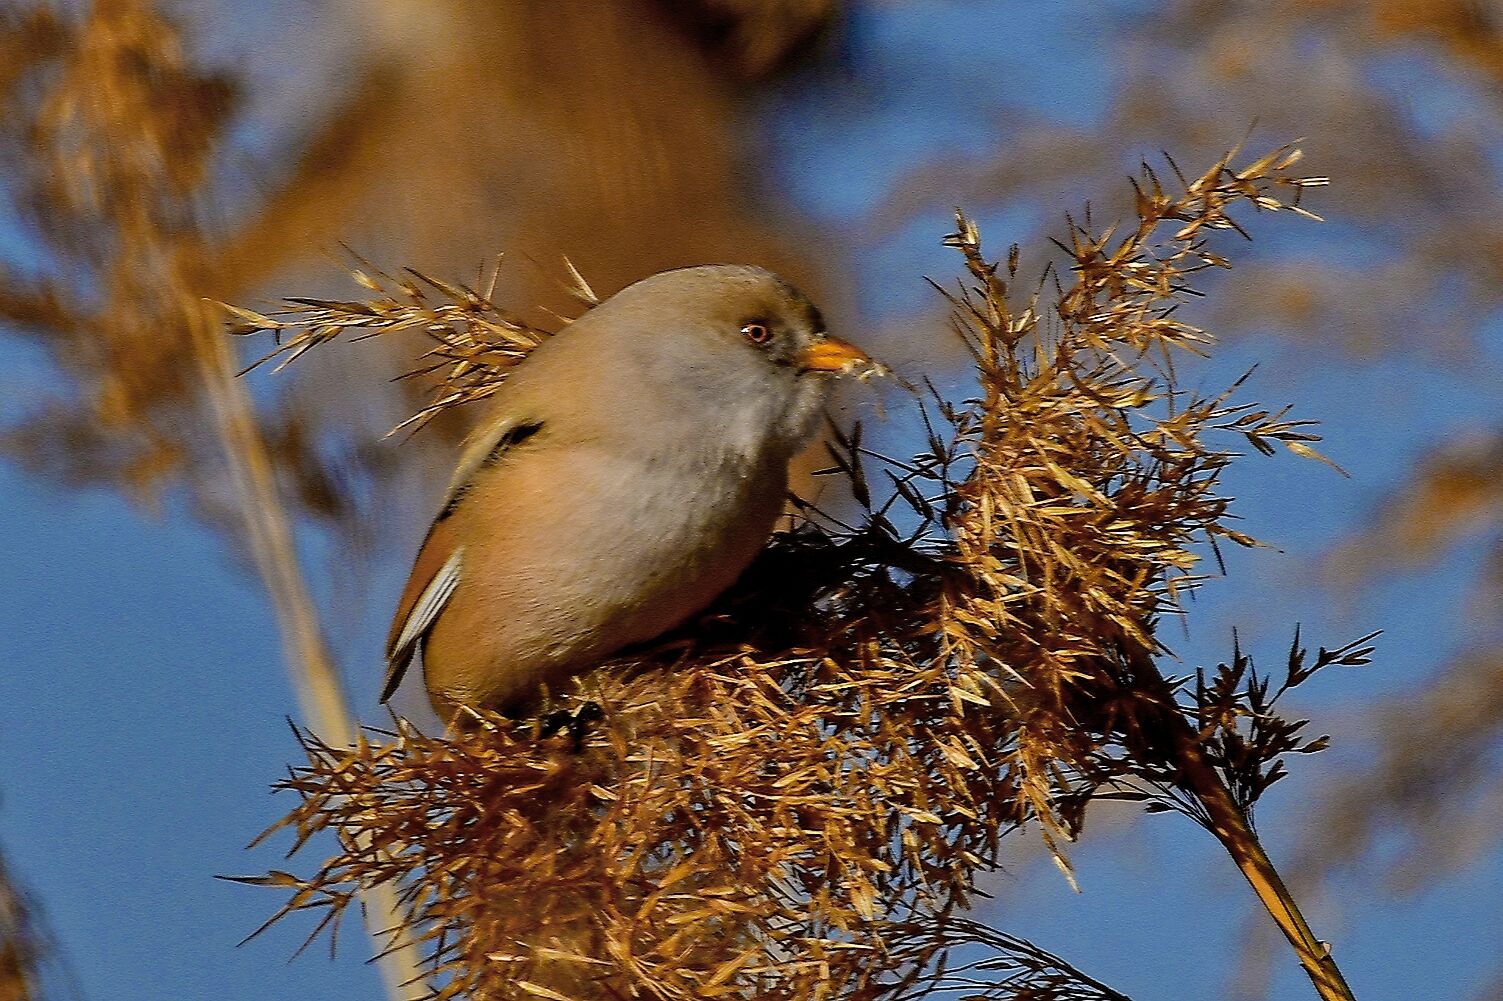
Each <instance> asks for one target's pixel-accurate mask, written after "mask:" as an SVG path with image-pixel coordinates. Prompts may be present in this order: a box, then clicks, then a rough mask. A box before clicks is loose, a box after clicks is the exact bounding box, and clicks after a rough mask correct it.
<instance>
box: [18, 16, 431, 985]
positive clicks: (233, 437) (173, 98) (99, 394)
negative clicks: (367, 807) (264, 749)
mask: <svg viewBox="0 0 1503 1001" xmlns="http://www.w3.org/2000/svg"><path fill="white" fill-rule="evenodd" d="M0 28H3V29H5V30H3V31H0V37H4V38H7V39H11V40H13V41H20V40H26V39H29V40H31V41H32V42H33V43H34V44H35V45H36V47H37V52H36V53H32V52H25V53H22V54H21V55H22V58H21V59H20V61H19V63H18V65H17V68H16V69H15V70H14V71H13V75H12V76H11V77H10V78H8V79H0V83H6V84H9V85H10V86H9V87H8V88H7V89H6V90H5V91H4V92H3V96H4V97H5V98H6V100H7V103H8V105H9V108H8V110H13V111H15V112H17V114H16V118H17V120H18V121H20V122H24V123H25V125H24V126H13V128H14V129H15V131H17V132H19V133H20V134H21V137H22V139H23V140H24V142H25V144H26V146H25V149H24V150H23V151H22V152H23V154H24V162H25V163H26V165H27V170H26V171H25V172H18V173H19V174H20V176H18V177H16V178H12V179H11V180H12V184H13V185H15V186H16V187H18V188H20V189H21V192H16V193H13V194H20V193H23V192H24V194H25V195H26V196H27V197H28V198H30V199H31V200H32V201H33V202H34V203H35V204H34V205H32V208H33V211H34V212H35V213H36V215H37V216H38V217H39V218H40V219H41V220H43V222H42V226H41V229H42V233H43V235H44V236H45V237H46V239H47V241H48V243H49V244H50V245H51V249H54V250H56V251H57V256H58V257H59V258H61V259H62V260H63V261H64V262H65V263H66V265H67V266H68V267H67V268H66V269H65V270H64V274H65V275H66V277H67V278H69V279H70V280H71V282H72V284H73V285H74V286H76V289H75V294H73V295H64V294H63V293H61V292H59V291H57V290H56V289H53V288H52V287H50V286H46V285H42V286H38V287H36V288H27V287H26V286H25V285H24V284H22V285H21V286H20V290H19V291H15V290H13V291H11V292H10V293H8V294H6V295H0V316H4V317H6V318H9V319H11V320H19V321H22V322H26V323H30V324H35V325H38V326H41V327H44V328H46V329H47V330H48V331H49V334H48V335H47V336H48V337H49V338H50V339H52V340H54V342H55V343H54V349H55V352H56V354H57V355H58V357H59V358H60V360H61V361H62V363H63V365H64V366H65V368H67V369H68V370H70V372H71V373H72V374H74V375H76V376H77V380H78V382H79V384H80V385H82V386H83V387H85V393H84V395H85V397H86V401H85V405H84V406H83V407H73V406H70V407H69V408H68V409H69V410H70V411H77V412H75V413H70V414H69V415H68V417H67V423H64V424H62V425H61V426H60V427H59V426H55V425H49V426H47V427H46V432H47V433H48V434H49V435H54V436H59V437H76V438H77V439H78V440H81V441H85V442H94V441H100V440H104V441H111V442H119V443H121V444H120V445H119V446H118V447H120V448H121V450H122V451H123V452H125V453H127V454H128V455H129V458H127V459H125V460H124V471H123V478H124V479H125V480H126V481H127V483H129V484H131V485H134V486H137V487H138V488H141V489H143V490H144V489H146V488H147V487H150V486H152V485H155V484H157V483H158V482H159V481H160V479H161V478H162V475H163V473H164V472H165V471H167V470H168V469H171V468H173V467H174V466H175V465H176V464H177V463H178V462H179V461H181V459H182V458H183V455H182V452H183V447H182V440H183V438H184V437H185V436H184V435H183V434H182V430H181V428H182V425H183V424H184V422H185V418H184V413H183V406H184V401H185V400H186V401H188V402H189V403H191V407H192V410H194V411H197V410H198V408H202V411H203V412H206V413H207V415H208V416H209V417H210V418H211V421H210V422H208V423H209V424H210V426H211V427H212V429H213V437H212V439H211V440H212V442H213V444H215V445H217V446H218V449H219V452H220V457H221V461H222V463H223V465H224V466H225V467H226V471H227V472H228V476H229V479H230V482H231V484H232V486H233V489H234V495H235V499H236V501H237V502H238V508H239V510H238V511H237V512H236V513H237V514H238V516H239V526H238V527H239V528H240V529H241V531H242V532H243V533H244V537H245V540H246V542H247V543H248V548H249V549H250V553H251V556H252V558H253V560H254V562H255V566H256V569H257V571H258V573H259V574H260V576H261V579H262V582H263V584H264V585H265V588H266V591H267V594H268V595H269V597H270V598H271V600H272V603H273V607H274V610H275V613H276V618H277V623H278V626H279V627H280V631H281V635H282V640H283V647H284V651H285V653H286V660H287V666H288V670H289V672H290V674H291V676H292V681H293V685H294V688H295V689H296V690H297V693H298V696H299V701H300V703H301V706H302V708H303V711H304V714H305V716H306V718H307V719H308V720H309V721H310V723H311V725H314V726H316V727H317V728H318V730H319V732H321V733H323V734H325V735H327V736H328V737H329V739H331V740H340V741H344V742H349V741H353V739H354V731H355V725H354V722H353V720H352V719H351V717H350V714H349V711H348V708H347V705H346V701H345V697H344V690H343V685H342V683H341V681H340V678H339V673H338V670H337V668H336V666H335V664H334V661H333V658H332V656H331V655H330V654H329V651H328V648H327V646H326V644H325V642H324V639H323V635H322V632H321V630H320V627H319V622H318V614H317V609H316V606H315V605H314V603H313V600H312V597H311V596H310V594H309V591H308V587H307V583H306V580H305V578H304V577H303V574H302V568H301V565H300V563H299V559H298V555H297V551H296V547H295V544H294V539H293V529H292V524H291V518H290V516H289V514H288V512H287V509H286V507H285V506H284V505H283V503H282V500H281V497H280V495H279V491H278V490H277V484H276V481H275V473H274V468H273V460H272V456H271V453H270V449H269V447H268V444H267V441H266V439H265V437H264V436H263V435H262V433H261V429H260V426H259V425H258V423H257V419H256V414H255V409H254V406H253V404H252V403H251V400H250V397H249V394H248V392H247V390H246V388H245V387H244V386H243V385H242V384H240V383H238V382H237V381H236V380H235V368H236V365H235V363H234V360H233V353H232V351H231V349H230V345H229V343H228V342H227V341H226V340H225V338H224V337H223V336H222V335H221V333H220V330H219V317H218V313H217V311H216V310H215V309H214V308H213V307H212V306H211V305H210V304H208V303H205V302H204V301H203V299H202V298H201V295H202V291H203V288H204V286H205V285H206V284H207V283H208V282H209V280H210V276H209V274H208V273H207V269H206V267H205V264H204V260H205V258H206V256H207V255H206V253H205V245H206V239H205V236H204V233H203V228H202V226H201V225H200V214H201V211H202V205H201V195H202V191H203V188H204V186H205V184H206V182H207V180H208V175H209V172H210V168H211V163H212V155H213V152H214V149H215V146H216V143H217V140H218V137H219V132H220V130H221V129H222V128H223V127H224V125H225V123H226V121H227V118H228V106H229V104H230V103H231V98H232V96H233V87H232V85H231V83H230V81H229V80H228V79H226V78H224V77H220V76H212V75H205V74H202V73H201V72H199V71H198V70H197V68H196V67H195V66H194V65H193V64H192V61H191V60H190V59H189V57H188V54H187V52H186V50H185V48H184V46H183V44H182V40H181V37H180V35H179V33H178V32H177V30H176V29H175V28H174V26H173V25H172V24H171V23H170V22H169V21H168V19H166V18H164V17H162V16H161V15H160V14H159V12H158V11H157V10H156V7H155V6H154V4H152V3H151V2H150V0H94V2H93V3H92V4H89V5H87V7H86V9H84V10H83V11H81V12H80V13H78V14H77V15H76V16H72V17H68V16H64V15H60V14H52V13H51V12H50V11H49V10H48V9H46V8H38V9H37V10H35V11H32V12H30V13H29V14H26V15H17V16H15V18H14V19H13V20H12V19H10V18H9V17H7V18H6V19H5V20H3V21H0ZM38 53H39V54H40V55H38ZM0 277H3V276H0ZM7 284H10V283H8V282H7ZM84 290H88V292H89V293H92V294H91V295H87V296H86V295H85V293H84ZM85 298H92V299H94V300H97V302H98V303H99V305H98V307H97V308H96V309H85V308H84V307H83V306H82V305H80V300H84V299H85ZM74 422H77V424H79V425H80V426H81V428H82V430H81V431H79V432H78V433H77V434H76V435H75V434H74V429H73V427H72V425H73V423H74ZM33 423H35V422H33ZM188 423H190V424H191V423H192V422H188ZM33 430H34V428H33ZM365 899H366V901H367V903H368V904H369V905H370V906H371V909H372V911H373V921H374V923H376V924H377V926H378V927H386V926H390V925H391V924H393V923H395V922H396V921H397V920H398V918H397V910H396V907H395V898H394V894H393V892H392V890H391V888H390V887H371V888H369V889H368V890H367V891H366V892H365ZM383 911H384V914H383V913H382V912H383ZM383 972H384V973H385V974H386V979H387V982H388V986H389V988H390V990H391V993H392V996H393V997H396V998H403V997H407V996H410V995H411V993H412V992H413V990H414V988H409V987H407V986H406V984H407V983H408V982H411V981H415V980H417V979H420V975H421V974H420V969H419V966H418V963H417V957H416V956H415V955H414V954H412V953H410V952H406V951H401V950H398V951H396V952H395V953H393V954H392V955H390V956H389V957H388V958H387V959H386V961H385V962H384V963H383ZM415 989H416V990H421V988H420V987H419V988H415Z"/></svg>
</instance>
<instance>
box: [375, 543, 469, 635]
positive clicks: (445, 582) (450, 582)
mask: <svg viewBox="0 0 1503 1001" xmlns="http://www.w3.org/2000/svg"><path fill="white" fill-rule="evenodd" d="M463 555H464V547H463V546H461V547H460V548H458V549H456V550H454V555H453V556H450V557H449V562H447V563H445V564H444V565H443V568H442V569H440V570H439V571H438V573H436V574H434V575H433V579H432V580H430V581H429V582H428V586H427V587H425V588H423V593H422V595H420V596H419V597H418V600H417V603H416V604H414V605H413V606H412V614H411V615H409V616H407V621H406V622H405V623H403V624H402V633H401V635H399V636H398V637H397V641H396V643H394V644H392V650H394V651H397V652H398V654H399V655H400V653H401V652H402V651H405V650H407V649H408V648H410V647H411V646H412V644H413V643H416V642H417V639H418V637H419V636H422V635H423V634H424V633H425V632H427V631H428V627H429V626H431V625H433V620H434V619H436V618H438V613H439V612H441V611H442V610H443V607H444V604H445V603H446V602H447V601H448V600H449V596H450V595H451V594H453V593H454V588H455V587H457V586H458V585H459V567H460V557H462V556H463Z"/></svg>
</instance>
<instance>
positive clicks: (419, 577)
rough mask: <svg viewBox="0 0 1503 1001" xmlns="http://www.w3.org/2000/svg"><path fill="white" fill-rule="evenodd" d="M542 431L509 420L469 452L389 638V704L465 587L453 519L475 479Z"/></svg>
mask: <svg viewBox="0 0 1503 1001" xmlns="http://www.w3.org/2000/svg"><path fill="white" fill-rule="evenodd" d="M541 428H542V423H541V422H540V421H529V420H524V419H520V418H512V419H505V420H501V421H498V422H496V423H495V424H493V425H491V426H489V427H487V428H486V429H485V430H484V431H483V432H482V433H480V434H478V435H476V436H475V437H473V438H472V439H471V440H470V442H469V444H468V445H467V446H466V447H465V450H464V454H463V455H462V456H461V458H460V461H459V467H458V468H457V469H456V470H455V471H454V478H453V480H452V482H451V483H450V486H449V493H448V495H447V496H446V497H445V499H444V506H443V508H442V509H441V510H440V511H439V514H438V517H437V518H436V519H434V522H433V526H432V527H431V528H429V529H428V536H427V538H425V539H424V540H423V545H422V548H421V549H419V550H418V556H417V560H416V561H415V562H414V564H413V567H412V574H411V575H410V576H409V577H408V578H407V586H406V587H405V588H403V590H402V597H401V599H400V600H399V601H398V602H397V610H396V614H395V615H394V616H393V617H392V622H391V632H390V633H389V634H388V635H387V638H386V680H385V682H384V683H383V684H382V686H381V701H382V702H385V701H387V700H388V699H390V698H391V697H392V694H393V693H394V692H396V690H397V686H398V685H400V684H401V683H402V676H403V675H404V674H406V673H407V667H408V665H410V664H411V663H412V658H413V657H414V656H415V655H416V654H417V649H418V644H419V643H421V642H422V640H423V638H424V637H425V636H427V635H428V632H429V630H431V629H432V628H433V623H434V622H436V621H437V620H438V616H439V613H440V612H442V611H443V610H444V606H445V605H446V604H448V601H449V599H450V598H451V597H453V595H454V589H455V588H456V587H458V586H459V580H460V575H461V573H462V571H463V565H464V547H463V546H461V545H459V540H458V537H457V533H456V532H455V530H454V523H453V522H452V521H451V520H450V516H451V515H452V514H453V513H454V511H455V510H456V509H457V508H458V507H459V505H460V504H461V503H463V502H464V499H465V497H466V496H467V495H468V494H469V491H470V486H471V484H472V482H473V481H474V478H475V477H476V476H477V475H478V474H479V473H481V472H483V471H484V470H486V469H489V468H490V467H492V466H494V465H495V464H496V463H497V462H498V461H500V459H501V457H502V456H503V455H504V454H505V453H506V452H508V451H509V450H510V449H512V448H513V447H515V446H516V445H518V444H519V443H521V442H522V441H524V440H526V439H527V438H530V437H532V435H533V434H535V433H536V432H537V431H538V430H540V429H541Z"/></svg>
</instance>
